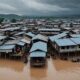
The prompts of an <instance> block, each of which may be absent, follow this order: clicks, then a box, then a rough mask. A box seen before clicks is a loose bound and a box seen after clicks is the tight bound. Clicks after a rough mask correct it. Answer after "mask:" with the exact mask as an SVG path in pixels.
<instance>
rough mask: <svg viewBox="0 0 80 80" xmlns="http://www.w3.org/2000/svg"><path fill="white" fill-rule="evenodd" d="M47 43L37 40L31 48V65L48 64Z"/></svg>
mask: <svg viewBox="0 0 80 80" xmlns="http://www.w3.org/2000/svg"><path fill="white" fill-rule="evenodd" d="M46 56H47V44H46V43H44V42H40V41H39V42H36V43H34V44H33V45H32V47H31V49H30V64H31V66H44V65H45V64H46Z"/></svg>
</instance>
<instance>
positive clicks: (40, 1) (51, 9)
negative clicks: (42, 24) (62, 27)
mask: <svg viewBox="0 0 80 80" xmlns="http://www.w3.org/2000/svg"><path fill="white" fill-rule="evenodd" d="M6 13H7V14H8V13H9V14H20V15H60V14H61V15H63V14H80V0H0V14H6Z"/></svg>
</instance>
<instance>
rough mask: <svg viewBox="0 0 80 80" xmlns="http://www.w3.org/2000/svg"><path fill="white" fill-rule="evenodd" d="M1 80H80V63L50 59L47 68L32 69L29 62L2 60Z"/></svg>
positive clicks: (0, 62) (0, 61)
mask: <svg viewBox="0 0 80 80" xmlns="http://www.w3.org/2000/svg"><path fill="white" fill-rule="evenodd" d="M0 80H80V63H72V62H70V61H62V60H53V59H48V60H47V66H46V67H45V68H32V67H30V64H29V62H28V63H27V64H24V63H23V62H21V61H14V60H6V59H4V60H3V59H0Z"/></svg>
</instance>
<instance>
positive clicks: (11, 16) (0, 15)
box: [0, 14, 22, 19]
mask: <svg viewBox="0 0 80 80" xmlns="http://www.w3.org/2000/svg"><path fill="white" fill-rule="evenodd" d="M0 17H2V18H7V19H13V18H15V19H20V18H22V16H19V15H16V14H0Z"/></svg>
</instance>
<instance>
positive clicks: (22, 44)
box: [17, 41, 25, 46]
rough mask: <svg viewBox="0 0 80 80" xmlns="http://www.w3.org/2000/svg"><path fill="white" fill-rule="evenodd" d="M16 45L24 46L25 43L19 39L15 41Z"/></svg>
mask: <svg viewBox="0 0 80 80" xmlns="http://www.w3.org/2000/svg"><path fill="white" fill-rule="evenodd" d="M17 45H20V46H24V45H25V43H24V42H21V41H20V42H18V43H17Z"/></svg>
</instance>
